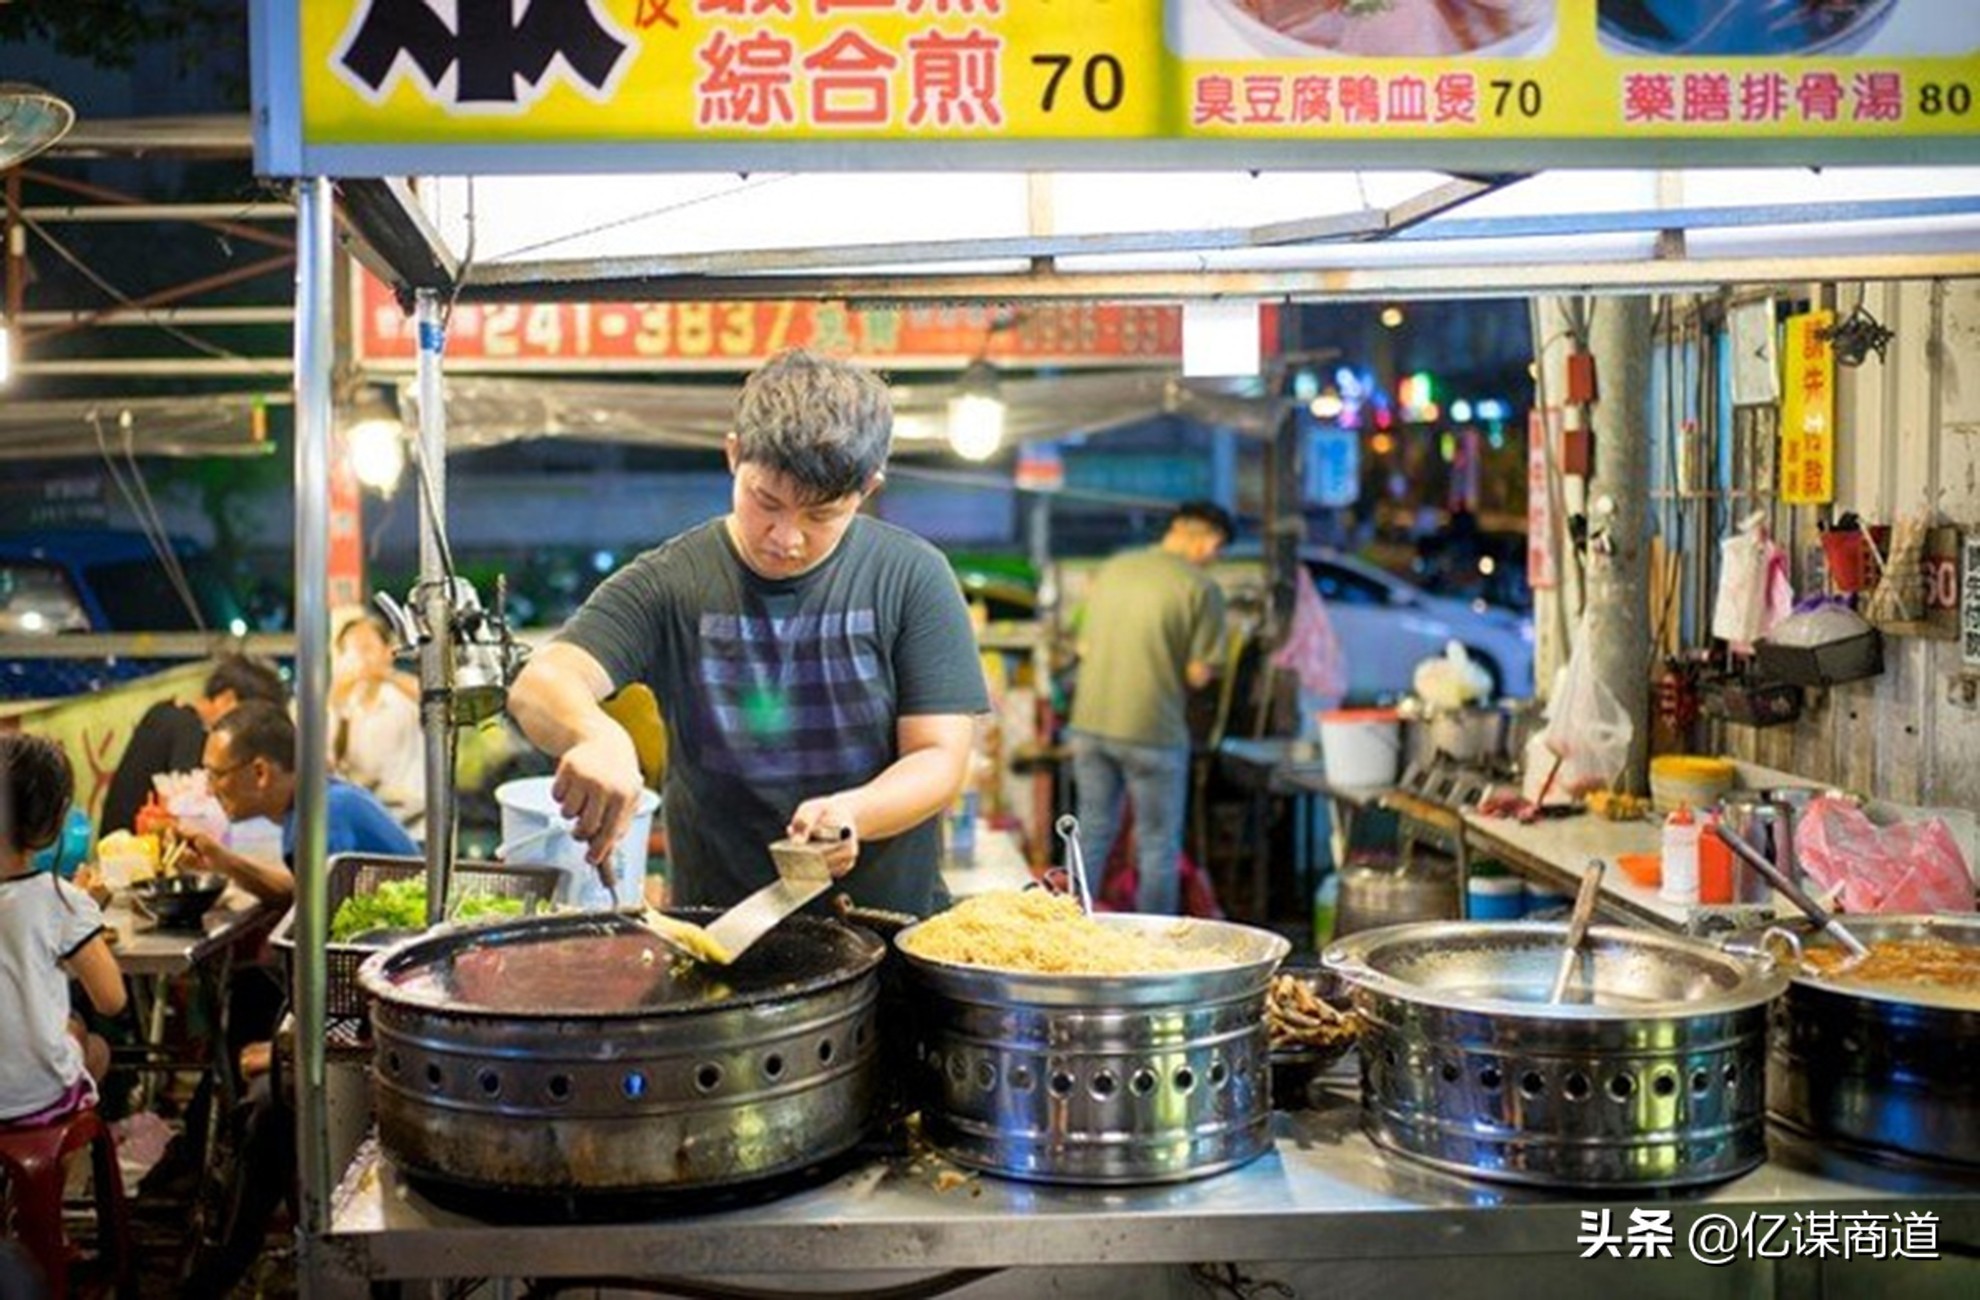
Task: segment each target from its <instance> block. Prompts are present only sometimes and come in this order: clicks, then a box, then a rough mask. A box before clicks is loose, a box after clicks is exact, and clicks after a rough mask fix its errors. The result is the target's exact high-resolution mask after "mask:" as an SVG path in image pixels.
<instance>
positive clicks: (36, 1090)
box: [0, 732, 124, 1127]
mask: <svg viewBox="0 0 1980 1300" xmlns="http://www.w3.org/2000/svg"><path fill="white" fill-rule="evenodd" d="M75 790H76V778H75V769H74V768H73V767H72V766H70V763H69V756H68V755H67V754H65V753H63V752H62V747H61V746H60V745H58V744H56V743H55V742H54V741H52V740H49V739H47V738H45V737H41V736H29V735H23V734H20V733H18V732H12V733H6V734H0V1025H4V1026H5V1027H6V1029H5V1035H6V1044H7V1046H6V1049H5V1050H4V1051H0V1127H11V1126H34V1125H40V1124H46V1123H49V1122H51V1121H53V1120H57V1119H60V1118H62V1117H64V1116H66V1115H69V1114H72V1113H73V1112H75V1111H78V1110H81V1109H82V1108H83V1107H85V1106H88V1105H91V1104H93V1103H94V1102H95V1100H96V1081H97V1080H98V1079H101V1078H102V1077H103V1075H104V1073H105V1072H106V1071H107V1070H108V1069H109V1065H110V1048H109V1046H108V1045H107V1044H106V1043H105V1042H104V1041H103V1040H102V1039H101V1038H99V1037H97V1036H96V1035H94V1034H86V1033H85V1032H84V1031H83V1028H82V1023H81V1022H80V1021H79V1020H77V1019H76V1017H75V1016H74V1015H72V1014H71V1013H70V1003H69V980H70V978H71V977H73V978H74V979H75V980H76V981H77V982H78V983H80V984H81V985H82V989H83V993H84V994H85V995H86V996H87V997H88V998H89V1001H90V1005H91V1006H93V1007H95V1008H96V1009H97V1010H98V1011H100V1012H102V1013H103V1014H104V1015H109V1016H114V1015H116V1014H117V1013H118V1012H120V1011H122V1010H123V1009H124V977H123V975H122V973H120V972H119V971H118V969H117V959H116V958H115V957H114V956H112V955H111V953H110V945H109V944H108V943H107V942H105V941H104V938H103V913H102V912H101V911H99V910H98V908H97V906H96V902H95V900H94V899H92V898H90V896H89V895H88V894H85V893H84V892H83V891H82V890H80V889H77V888H76V887H75V886H74V885H72V884H70V883H69V882H68V881H66V880H64V879H62V877H61V873H60V872H59V871H54V870H51V871H47V872H37V871H35V870H34V868H33V866H32V863H33V860H34V855H35V854H36V853H38V852H40V851H41V850H42V849H44V848H47V847H48V846H49V845H50V844H53V843H54V842H55V838H56V836H57V835H58V834H60V833H61V829H62V822H63V819H64V818H66V817H67V816H68V812H69V804H70V803H71V802H72V801H73V800H74V798H75ZM38 876H45V877H46V879H45V880H43V879H37V877H38Z"/></svg>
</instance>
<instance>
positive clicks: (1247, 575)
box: [1217, 551, 1533, 703]
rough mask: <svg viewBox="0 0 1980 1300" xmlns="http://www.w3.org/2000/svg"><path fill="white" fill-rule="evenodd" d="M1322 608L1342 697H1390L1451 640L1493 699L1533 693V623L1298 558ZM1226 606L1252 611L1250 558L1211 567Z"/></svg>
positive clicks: (1323, 558) (1381, 574)
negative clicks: (1339, 662)
mask: <svg viewBox="0 0 1980 1300" xmlns="http://www.w3.org/2000/svg"><path fill="white" fill-rule="evenodd" d="M1301 559H1302V561H1303V562H1304V563H1305V565H1306V571H1307V572H1308V573H1309V574H1311V575H1312V577H1313V585H1314V587H1315V589H1317V590H1318V591H1319V593H1320V599H1321V600H1322V601H1324V602H1325V603H1326V606H1327V617H1328V620H1329V621H1330V622H1331V623H1332V624H1333V628H1334V635H1335V636H1336V637H1337V638H1339V640H1340V643H1341V653H1342V655H1343V657H1344V658H1345V659H1346V660H1347V674H1348V699H1349V700H1350V701H1353V702H1357V703H1359V702H1369V701H1378V700H1394V699H1397V698H1399V697H1400V696H1402V695H1404V694H1406V693H1407V692H1408V691H1409V689H1410V683H1411V679H1412V677H1414V675H1415V673H1416V666H1417V665H1418V664H1420V663H1422V662H1423V661H1424V660H1425V659H1430V658H1433V657H1435V656H1438V655H1441V654H1443V653H1444V646H1445V645H1446V644H1447V643H1448V642H1451V641H1456V642H1458V643H1459V644H1461V645H1462V646H1464V648H1465V650H1466V652H1467V653H1469V654H1470V656H1471V657H1472V659H1473V660H1475V661H1476V662H1477V663H1478V664H1479V665H1480V666H1481V667H1483V668H1484V669H1485V671H1486V672H1487V673H1488V674H1489V675H1490V676H1491V678H1492V683H1493V694H1494V695H1496V696H1508V697H1512V698H1524V697H1526V696H1530V695H1532V694H1533V620H1532V619H1531V618H1529V617H1527V616H1525V615H1522V614H1517V613H1514V612H1513V611H1511V610H1507V609H1502V608H1499V607H1497V606H1494V605H1489V604H1487V603H1485V602H1484V601H1482V600H1478V601H1464V600H1457V599H1453V598H1451V597H1448V596H1437V595H1432V594H1431V593H1429V592H1427V591H1425V590H1423V589H1422V588H1421V587H1418V586H1416V585H1415V584H1414V583H1411V582H1407V581H1405V580H1404V579H1402V578H1398V577H1396V576H1395V575H1394V574H1392V573H1388V572H1386V571H1384V570H1382V569H1379V568H1376V567H1375V566H1374V565H1372V564H1369V563H1366V562H1365V561H1362V560H1358V559H1355V558H1354V557H1352V556H1348V555H1342V554H1339V553H1338V552H1334V551H1309V552H1307V553H1306V554H1305V555H1303V556H1302V557H1301ZM1217 579H1218V581H1219V582H1220V583H1222V584H1223V586H1224V589H1225V591H1226V592H1227V593H1229V595H1230V598H1231V602H1232V605H1233V608H1236V609H1244V608H1247V607H1248V608H1251V609H1256V608H1258V607H1259V606H1260V605H1261V604H1262V601H1263V599H1264V571H1263V568H1262V566H1261V564H1260V562H1259V561H1258V560H1257V559H1255V558H1235V559H1230V560H1226V561H1223V562H1221V563H1220V564H1218V566H1217Z"/></svg>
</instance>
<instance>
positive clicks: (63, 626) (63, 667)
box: [0, 528, 247, 700]
mask: <svg viewBox="0 0 1980 1300" xmlns="http://www.w3.org/2000/svg"><path fill="white" fill-rule="evenodd" d="M171 546H172V551H173V555H174V557H175V558H176V559H177V560H178V563H179V567H180V570H181V571H182V572H183V573H184V574H185V579H186V587H187V589H188V593H189V595H190V597H191V599H192V602H193V606H195V607H196V608H197V609H198V611H199V616H198V618H197V619H196V618H195V617H194V613H193V608H191V607H188V604H187V600H186V596H183V595H181V594H180V591H179V589H178V586H177V585H176V584H175V583H174V582H173V581H172V580H171V578H170V577H169V576H168V574H167V573H166V570H165V566H164V564H163V563H162V562H161V561H160V560H159V558H158V553H157V552H156V551H155V550H154V549H153V548H152V544H151V541H150V539H149V538H147V537H146V535H145V534H143V533H141V532H135V531H124V530H120V529H108V528H76V529H48V530H43V531H40V532H34V533H21V534H16V535H12V536H0V637H9V638H37V637H50V638H54V637H60V636H63V635H68V634H74V633H90V632H93V633H119V632H132V633H135V632H195V631H198V630H200V622H201V621H202V620H203V621H204V623H205V627H206V630H207V631H210V632H216V633H221V634H227V633H233V634H239V633H242V632H245V631H246V630H247V623H246V621H245V619H244V618H243V617H242V614H241V610H240V607H239V605H238V604H237V603H236V602H235V600H234V597H233V593H232V592H231V591H230V589H229V588H228V585H227V583H226V581H225V580H224V578H223V577H222V576H221V574H220V573H219V572H218V570H217V569H216V567H215V566H214V565H213V563H212V560H211V559H210V557H208V556H207V555H206V554H205V553H204V552H203V551H202V550H201V549H200V548H199V547H198V546H197V545H195V544H194V543H192V542H190V541H187V540H185V539H182V538H175V539H172V541H171ZM173 662H176V661H174V660H171V659H153V658H137V657H133V656H129V655H106V656H91V657H88V658H76V657H73V656H67V655H64V656H60V657H38V656H29V655H17V656H10V657H8V658H7V659H5V660H0V699H15V700H20V699H52V698H58V697H61V696H65V695H75V694H79V693H81V692H83V691H90V690H96V689H99V688H100V687H103V686H105V685H108V684H109V683H111V682H120V681H129V680H131V679H133V678H136V677H142V676H144V675H146V674H147V673H152V672H156V671H158V670H159V669H161V668H164V667H169V666H170V665H171V664H172V663H173Z"/></svg>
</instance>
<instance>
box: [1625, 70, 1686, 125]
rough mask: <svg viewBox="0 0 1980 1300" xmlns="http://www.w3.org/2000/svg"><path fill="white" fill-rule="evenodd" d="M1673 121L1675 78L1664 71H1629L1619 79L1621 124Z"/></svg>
mask: <svg viewBox="0 0 1980 1300" xmlns="http://www.w3.org/2000/svg"><path fill="white" fill-rule="evenodd" d="M1676 120H1677V78H1675V77H1673V76H1671V75H1670V74H1669V73H1668V72H1632V73H1630V74H1629V75H1627V76H1625V77H1624V78H1623V121H1625V122H1674V121H1676Z"/></svg>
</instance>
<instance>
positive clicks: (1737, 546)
mask: <svg viewBox="0 0 1980 1300" xmlns="http://www.w3.org/2000/svg"><path fill="white" fill-rule="evenodd" d="M1793 608H1794V588H1793V586H1792V585H1791V584H1790V583H1789V581H1788V562H1787V553H1786V552H1785V551H1783V550H1782V549H1781V548H1780V547H1778V546H1776V545H1775V544H1774V540H1773V538H1771V537H1769V536H1768V535H1767V530H1766V527H1765V521H1764V517H1763V516H1761V515H1758V514H1755V515H1751V516H1749V517H1748V518H1747V520H1746V522H1745V523H1744V524H1743V525H1741V527H1740V530H1739V531H1738V532H1736V533H1734V534H1733V535H1732V536H1731V537H1728V538H1726V539H1725V540H1724V541H1723V542H1720V543H1719V591H1718V595H1717V598H1716V599H1715V600H1714V601H1713V602H1712V635H1713V636H1715V637H1718V638H1719V639H1720V640H1722V641H1725V642H1727V643H1728V644H1729V645H1731V646H1732V648H1733V651H1734V653H1736V654H1752V653H1753V645H1754V643H1755V642H1757V641H1759V640H1761V639H1762V638H1764V637H1765V636H1766V635H1767V634H1768V633H1769V632H1771V631H1773V630H1774V625H1775V624H1777V623H1779V622H1780V621H1781V620H1782V619H1784V618H1786V617H1787V616H1788V613H1789V612H1790V611H1791V610H1792V609H1793Z"/></svg>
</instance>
